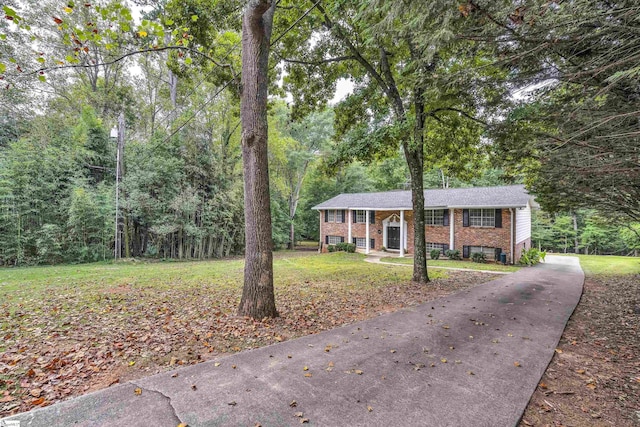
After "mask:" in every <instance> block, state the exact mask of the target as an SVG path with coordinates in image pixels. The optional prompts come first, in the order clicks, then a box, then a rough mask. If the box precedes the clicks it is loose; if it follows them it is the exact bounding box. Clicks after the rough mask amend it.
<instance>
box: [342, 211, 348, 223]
mask: <svg viewBox="0 0 640 427" xmlns="http://www.w3.org/2000/svg"><path fill="white" fill-rule="evenodd" d="M341 212H342V222H345V220H346V218H347V211H345V210H344V209H342V211H341Z"/></svg>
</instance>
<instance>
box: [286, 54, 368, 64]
mask: <svg viewBox="0 0 640 427" xmlns="http://www.w3.org/2000/svg"><path fill="white" fill-rule="evenodd" d="M276 56H277V57H278V58H280V59H281V60H282V61H284V62H289V63H291V64H301V65H322V64H329V63H331V62H342V61H351V60H355V59H357V58H356V57H355V56H353V55H344V56H337V57H335V58H327V59H323V60H320V61H303V60H301V59H291V58H285V57H283V56H281V55H279V54H278V53H276Z"/></svg>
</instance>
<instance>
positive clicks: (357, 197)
mask: <svg viewBox="0 0 640 427" xmlns="http://www.w3.org/2000/svg"><path fill="white" fill-rule="evenodd" d="M530 200H531V203H532V205H535V203H534V202H533V200H532V196H531V195H529V194H528V193H527V192H526V190H525V188H524V185H505V186H501V187H471V188H449V189H446V190H424V207H425V208H475V207H488V208H516V207H523V206H526V205H527V202H529V201H530ZM359 208H361V209H378V210H385V209H389V210H391V209H411V208H412V203H411V192H410V191H385V192H380V193H343V194H340V195H338V196H336V197H334V198H332V199H329V200H327V201H326V202H322V203H320V204H319V205H316V206H314V207H313V208H312V209H318V210H319V209H359Z"/></svg>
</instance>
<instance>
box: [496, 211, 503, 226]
mask: <svg viewBox="0 0 640 427" xmlns="http://www.w3.org/2000/svg"><path fill="white" fill-rule="evenodd" d="M496 228H502V209H496Z"/></svg>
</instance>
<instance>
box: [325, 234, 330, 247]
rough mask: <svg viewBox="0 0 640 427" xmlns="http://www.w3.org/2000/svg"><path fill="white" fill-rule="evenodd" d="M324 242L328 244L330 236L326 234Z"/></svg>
mask: <svg viewBox="0 0 640 427" xmlns="http://www.w3.org/2000/svg"><path fill="white" fill-rule="evenodd" d="M324 242H325V243H326V244H327V245H328V244H329V236H328V235H327V236H324Z"/></svg>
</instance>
